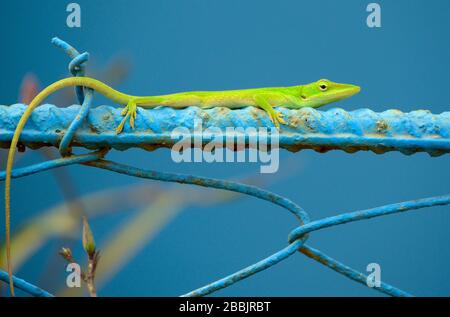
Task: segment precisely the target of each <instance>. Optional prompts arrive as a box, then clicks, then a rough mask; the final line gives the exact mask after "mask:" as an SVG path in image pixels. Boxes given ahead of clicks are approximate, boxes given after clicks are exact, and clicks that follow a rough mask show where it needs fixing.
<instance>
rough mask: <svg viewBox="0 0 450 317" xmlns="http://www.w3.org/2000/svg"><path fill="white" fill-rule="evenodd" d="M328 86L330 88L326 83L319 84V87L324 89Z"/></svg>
mask: <svg viewBox="0 0 450 317" xmlns="http://www.w3.org/2000/svg"><path fill="white" fill-rule="evenodd" d="M327 88H328V86H327V85H326V84H325V83H321V84H320V85H319V89H320V90H322V91H325V90H327Z"/></svg>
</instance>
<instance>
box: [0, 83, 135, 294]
mask: <svg viewBox="0 0 450 317" xmlns="http://www.w3.org/2000/svg"><path fill="white" fill-rule="evenodd" d="M70 86H83V87H89V88H92V89H94V90H96V91H98V92H100V93H101V94H102V95H104V96H105V97H107V98H109V99H111V100H113V101H115V102H118V103H121V104H126V103H127V102H128V101H129V100H130V98H132V96H130V95H127V94H124V93H121V92H119V91H117V90H114V89H113V88H111V87H109V86H108V85H106V84H104V83H102V82H101V81H98V80H96V79H93V78H88V77H70V78H65V79H62V80H59V81H57V82H55V83H53V84H51V85H49V86H47V87H46V88H45V89H43V90H42V91H41V92H40V93H39V94H38V95H37V96H36V97H35V98H34V99H33V100H32V101H31V102H30V104H29V105H28V108H27V109H26V110H25V112H24V113H23V114H22V117H21V118H20V120H19V123H18V124H17V127H16V130H15V131H14V135H13V138H12V140H11V146H10V148H9V152H8V160H7V163H6V178H5V227H6V263H7V264H6V265H7V270H8V274H9V287H10V292H11V296H14V295H15V294H14V284H13V275H12V273H13V267H12V259H11V204H10V203H11V172H12V168H13V163H14V156H15V150H16V147H17V143H18V142H19V137H20V134H21V133H22V130H23V128H24V126H25V124H26V122H27V121H28V119H29V117H30V116H31V113H32V112H33V110H34V109H35V108H36V107H37V106H38V105H39V104H40V103H41V102H42V101H44V99H45V98H47V97H48V96H49V95H50V94H52V93H53V92H55V91H57V90H60V89H62V88H65V87H70Z"/></svg>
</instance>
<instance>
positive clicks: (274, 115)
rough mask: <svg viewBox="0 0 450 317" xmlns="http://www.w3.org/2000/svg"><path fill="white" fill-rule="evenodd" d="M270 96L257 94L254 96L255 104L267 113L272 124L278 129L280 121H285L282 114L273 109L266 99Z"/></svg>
mask: <svg viewBox="0 0 450 317" xmlns="http://www.w3.org/2000/svg"><path fill="white" fill-rule="evenodd" d="M269 97H270V96H268V95H267V94H259V95H256V96H255V97H254V101H255V104H256V105H257V106H258V107H260V108H261V109H263V110H264V111H266V112H267V114H268V115H269V118H270V120H271V121H272V122H273V124H274V125H275V126H276V127H277V129H280V123H281V124H286V121H284V120H283V118H282V117H283V114H282V113H281V112H279V111H277V110H275V109H274V108H273V107H272V105H271V104H270V103H269V101H267V99H268V98H269Z"/></svg>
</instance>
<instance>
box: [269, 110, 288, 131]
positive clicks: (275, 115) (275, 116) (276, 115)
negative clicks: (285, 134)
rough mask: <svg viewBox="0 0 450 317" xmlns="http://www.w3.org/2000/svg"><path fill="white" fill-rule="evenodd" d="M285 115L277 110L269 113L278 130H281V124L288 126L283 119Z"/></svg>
mask: <svg viewBox="0 0 450 317" xmlns="http://www.w3.org/2000/svg"><path fill="white" fill-rule="evenodd" d="M283 117H284V114H282V113H281V112H279V111H277V110H275V109H274V110H273V111H270V112H269V118H270V120H271V121H272V122H273V124H274V125H275V126H276V127H277V129H278V130H279V129H280V123H281V124H287V123H286V121H284V119H283Z"/></svg>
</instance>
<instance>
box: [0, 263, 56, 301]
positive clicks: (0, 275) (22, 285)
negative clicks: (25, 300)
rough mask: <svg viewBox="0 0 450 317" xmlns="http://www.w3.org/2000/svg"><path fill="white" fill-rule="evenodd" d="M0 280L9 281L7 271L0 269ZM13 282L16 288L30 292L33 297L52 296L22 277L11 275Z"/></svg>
mask: <svg viewBox="0 0 450 317" xmlns="http://www.w3.org/2000/svg"><path fill="white" fill-rule="evenodd" d="M0 281H4V282H6V283H9V276H8V273H7V272H5V271H2V270H0ZM13 283H14V286H15V287H17V288H18V289H21V290H22V291H24V292H26V293H27V294H30V295H32V296H35V297H53V295H52V294H50V293H49V292H47V291H45V290H43V289H42V288H40V287H37V286H36V285H33V284H31V283H29V282H27V281H25V280H23V279H20V278H18V277H16V276H13Z"/></svg>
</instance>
